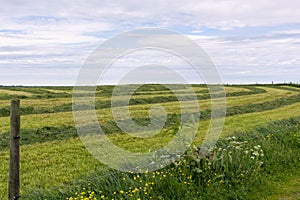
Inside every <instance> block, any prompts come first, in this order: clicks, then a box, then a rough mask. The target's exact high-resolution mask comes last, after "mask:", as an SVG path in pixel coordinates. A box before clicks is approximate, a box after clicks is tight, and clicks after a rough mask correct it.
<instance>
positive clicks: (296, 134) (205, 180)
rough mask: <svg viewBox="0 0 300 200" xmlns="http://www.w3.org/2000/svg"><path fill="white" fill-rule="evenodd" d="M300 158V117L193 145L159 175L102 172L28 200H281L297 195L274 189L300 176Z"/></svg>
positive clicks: (27, 195)
mask: <svg viewBox="0 0 300 200" xmlns="http://www.w3.org/2000/svg"><path fill="white" fill-rule="evenodd" d="M298 155H300V118H299V117H298V118H292V119H289V120H283V121H277V122H272V123H270V124H269V125H268V126H263V127H258V128H256V129H255V130H253V131H250V132H236V133H235V134H234V135H233V136H230V137H227V138H225V139H222V140H219V141H218V143H217V144H216V146H215V147H214V148H212V149H207V151H205V152H201V151H200V149H199V148H197V147H193V148H191V149H190V150H189V151H187V152H186V154H185V155H183V156H181V158H180V160H179V161H176V162H175V163H174V164H172V165H170V166H168V167H166V168H163V169H161V170H157V171H155V172H147V171H146V172H141V173H138V174H135V173H130V172H129V173H125V172H119V171H115V170H101V171H98V172H94V173H92V174H89V175H88V176H82V177H80V178H79V179H77V180H74V181H73V182H72V184H71V185H65V186H64V189H60V190H52V191H44V190H43V191H39V190H36V189H35V190H28V191H26V192H24V198H25V199H66V198H67V199H69V200H70V199H75V198H78V199H81V198H90V199H266V198H268V197H269V196H270V195H273V197H278V198H279V197H282V196H285V195H293V194H287V193H286V191H285V190H283V189H282V187H274V186H275V184H281V185H286V184H287V181H290V180H293V178H297V177H300V173H299V171H298V169H299V167H300V161H299V157H298ZM295 176H296V177H295ZM274 182H275V183H274ZM296 195H297V194H296ZM294 197H295V196H294ZM298 197H300V196H299V194H298ZM296 198H297V197H296Z"/></svg>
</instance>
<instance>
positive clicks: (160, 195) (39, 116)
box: [0, 84, 300, 199]
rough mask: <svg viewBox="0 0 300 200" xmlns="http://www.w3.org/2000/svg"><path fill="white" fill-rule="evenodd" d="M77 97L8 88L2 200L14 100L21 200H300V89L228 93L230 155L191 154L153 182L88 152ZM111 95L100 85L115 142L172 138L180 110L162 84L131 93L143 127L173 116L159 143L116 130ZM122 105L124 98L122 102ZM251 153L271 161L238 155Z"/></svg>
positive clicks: (203, 102)
mask: <svg viewBox="0 0 300 200" xmlns="http://www.w3.org/2000/svg"><path fill="white" fill-rule="evenodd" d="M124 87H126V86H124ZM127 87H130V86H127ZM72 89H73V88H71V87H0V135H1V137H0V199H5V198H7V179H8V160H9V109H10V108H9V106H10V99H13V98H18V99H20V100H21V114H22V116H21V135H22V139H21V196H22V198H21V199H66V198H67V197H74V198H75V197H77V196H78V199H80V198H81V197H80V196H82V199H84V197H85V196H88V195H90V197H92V196H96V197H97V199H101V198H102V199H139V198H140V199H149V198H150V197H152V198H153V199H183V198H186V199H214V198H215V199H300V193H299V191H300V172H299V170H298V169H299V167H300V157H299V155H300V87H299V85H284V84H283V85H227V86H225V91H226V96H227V97H226V106H227V107H226V110H227V111H226V118H225V125H224V128H223V131H222V133H221V137H220V141H219V142H218V143H217V147H218V149H226V148H225V147H226V146H227V147H228V149H226V150H224V152H225V151H226V152H225V153H220V152H219V151H218V150H217V149H213V150H211V155H214V156H216V157H215V160H210V158H208V157H207V158H206V157H205V159H204V158H197V159H196V160H191V156H190V155H192V154H193V148H191V149H190V150H189V152H187V153H186V156H185V157H183V159H182V160H181V161H182V162H180V161H178V162H179V163H176V164H174V166H168V167H167V168H165V169H162V170H160V171H157V172H154V175H153V174H151V176H150V175H147V173H146V174H144V173H143V174H139V175H136V174H130V173H121V172H117V171H114V170H110V169H107V168H106V167H105V166H104V165H103V164H101V163H100V162H99V161H98V160H96V159H95V158H94V157H93V156H92V155H90V154H89V152H88V151H87V150H86V148H85V146H84V145H83V143H82V142H81V140H80V138H79V137H78V135H77V132H76V128H75V125H74V118H73V113H72ZM112 89H113V87H112V86H99V87H97V91H96V97H95V107H96V109H97V111H96V113H97V119H98V121H99V123H100V124H101V126H102V128H103V130H104V131H105V133H106V134H107V136H108V138H109V139H110V140H111V141H112V142H113V143H114V144H116V145H117V146H119V147H121V148H123V149H125V150H129V151H132V152H149V151H154V150H156V149H159V148H161V147H162V146H164V145H166V144H167V143H168V142H169V141H170V140H171V139H172V138H173V136H174V134H176V131H177V130H178V126H179V124H178V123H179V121H178V120H179V117H180V108H179V106H178V105H179V104H178V100H177V98H176V96H174V93H173V92H172V91H170V90H168V89H167V88H165V87H164V86H162V85H146V86H143V87H141V88H139V89H138V90H137V91H136V92H135V93H134V94H133V96H132V97H131V100H130V116H131V118H133V120H134V121H136V122H137V123H138V124H147V123H149V112H148V111H149V109H150V108H151V106H152V105H153V104H160V105H162V106H164V107H165V110H166V113H167V122H166V124H165V126H164V127H163V129H162V130H160V132H159V133H158V134H157V135H155V136H154V137H151V138H137V137H132V136H130V135H127V134H124V133H123V132H122V130H120V129H119V128H118V126H117V125H116V123H115V121H114V118H113V115H112V111H111V108H110V96H111V94H112ZM193 89H194V91H195V93H196V95H197V98H198V100H197V102H196V101H189V100H187V101H185V102H182V103H183V104H185V105H190V104H193V103H198V104H199V107H200V119H201V121H200V126H199V129H198V132H197V135H196V137H195V138H194V142H193V146H195V149H196V150H195V149H194V151H197V150H198V149H197V148H196V147H197V146H199V145H201V142H202V140H203V136H204V135H205V134H206V132H207V130H208V126H209V123H210V118H211V99H210V95H209V93H208V89H207V87H206V86H204V85H193ZM176 90H177V92H178V93H179V94H180V95H182V96H184V97H188V96H189V95H190V93H189V91H188V90H187V89H186V87H185V86H184V85H178V86H177V87H176ZM124 99H125V97H124V96H122V95H121V96H120V97H119V98H118V100H119V101H122V100H124ZM186 99H188V98H186ZM187 112H193V110H192V109H191V110H188V111H187ZM122 120H124V121H125V122H126V120H128V119H122ZM232 136H234V138H232ZM245 141H247V142H245ZM231 145H233V146H231ZM258 145H259V147H258ZM253 148H254V150H253V151H254V152H255V148H260V149H261V151H262V152H264V156H263V157H260V156H259V155H258V156H257V157H255V156H254V157H255V158H251V157H250V156H248V157H249V158H248V157H247V156H246V155H244V154H241V153H240V152H239V150H240V149H241V151H243V152H246V151H248V150H249V151H250V149H253ZM260 149H259V150H260ZM229 151H230V153H228V152H229ZM229 154H230V155H229ZM247 154H248V153H247ZM218 156H220V157H218ZM219 158H220V159H219ZM220 160H222V164H220V163H219V162H220ZM228 160H230V162H229V161H228ZM227 161H228V162H227ZM197 162H198V164H197ZM207 163H210V164H207ZM224 163H225V164H224ZM259 163H263V164H259ZM248 168H249V170H248ZM251 170H252V171H251ZM183 174H184V175H183ZM137 176H138V177H137ZM123 179H124V181H122V180H123ZM162 179H163V180H162ZM145 185H147V187H146V186H145ZM148 185H151V187H150V186H149V187H148ZM140 187H141V188H140ZM135 189H137V190H135ZM76 192H77V193H76ZM126 192H127V193H126ZM75 193H76V194H75ZM81 193H82V194H81ZM92 193H93V194H92ZM114 193H116V194H114ZM181 193H182V194H185V196H180V194H181ZM80 194H81V195H80ZM225 194H226V195H225ZM114 195H115V196H114ZM151 195H152V196H151ZM71 199H72V198H71Z"/></svg>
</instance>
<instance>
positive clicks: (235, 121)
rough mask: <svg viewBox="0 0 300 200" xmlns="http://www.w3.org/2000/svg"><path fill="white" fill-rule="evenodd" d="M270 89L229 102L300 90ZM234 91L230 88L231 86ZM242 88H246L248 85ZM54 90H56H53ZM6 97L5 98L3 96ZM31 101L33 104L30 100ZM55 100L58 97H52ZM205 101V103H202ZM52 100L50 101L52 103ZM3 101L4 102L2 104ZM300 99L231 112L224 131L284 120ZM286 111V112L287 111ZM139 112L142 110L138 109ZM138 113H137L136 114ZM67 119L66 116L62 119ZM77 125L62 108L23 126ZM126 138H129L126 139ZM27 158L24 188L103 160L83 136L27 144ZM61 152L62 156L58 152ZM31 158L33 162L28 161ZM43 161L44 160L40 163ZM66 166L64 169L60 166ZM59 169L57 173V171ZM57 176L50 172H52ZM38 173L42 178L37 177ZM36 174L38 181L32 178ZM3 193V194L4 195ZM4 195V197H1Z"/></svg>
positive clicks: (1, 182)
mask: <svg viewBox="0 0 300 200" xmlns="http://www.w3.org/2000/svg"><path fill="white" fill-rule="evenodd" d="M233 88H234V89H233V90H234V91H235V92H236V91H238V88H237V87H233ZM263 88H264V89H266V90H267V93H265V94H253V95H249V96H240V97H229V98H228V104H229V105H231V106H233V105H243V104H247V103H253V101H254V100H257V101H259V102H266V101H270V100H272V99H275V98H278V97H283V96H287V95H293V94H295V93H296V91H287V90H278V89H273V88H265V87H263ZM227 90H229V91H230V87H229V89H227ZM242 90H245V89H244V88H243V89H242ZM52 92H53V91H52ZM64 100H67V99H61V100H60V101H57V102H60V103H63V102H64ZM3 101H4V100H3ZM26 102H27V103H28V105H30V102H31V101H30V100H26ZM52 102H53V104H55V103H56V101H52ZM201 102H202V103H201ZM51 104H52V103H49V105H51ZM165 104H166V105H168V106H170V107H172V103H165ZM0 105H1V104H0ZM41 105H43V106H49V105H47V101H46V100H43V102H42V103H41ZM200 105H201V106H203V105H204V106H207V105H209V103H208V100H201V101H200ZM143 106H144V108H145V109H146V108H147V107H148V106H147V105H141V106H140V105H136V106H135V107H136V108H139V109H140V108H141V107H143ZM299 108H300V103H296V104H292V105H288V106H284V107H280V108H278V109H273V110H269V111H263V112H255V113H247V114H241V115H236V116H231V117H227V118H226V124H225V127H224V131H223V135H227V134H229V133H232V132H233V131H235V130H247V129H251V128H254V127H255V126H258V125H262V124H265V123H267V122H269V121H273V120H280V119H284V118H289V117H292V116H299V115H300V109H299ZM170 110H173V111H174V109H173V108H171V109H170ZM98 113H99V115H98V117H99V118H100V121H101V119H103V120H104V119H105V120H107V115H108V114H109V111H107V110H106V111H105V109H102V110H101V111H100V110H99V112H98ZM283 113H284V115H283ZM137 114H139V113H137ZM133 115H134V114H133ZM61 119H63V120H61ZM0 124H1V127H0V132H3V131H7V130H8V117H1V118H0ZM65 125H73V118H72V113H70V112H62V113H53V114H40V115H28V116H23V117H22V128H26V129H27V128H29V129H30V128H31V129H37V128H41V127H43V126H65ZM207 126H208V121H203V122H202V126H201V128H200V132H199V133H200V134H199V137H198V139H196V142H200V141H201V138H202V137H201V135H202V134H204V133H205V130H206V128H207ZM110 137H111V139H112V140H113V141H114V142H116V143H117V144H119V145H120V144H121V146H123V147H125V148H126V146H128V148H136V149H137V150H140V149H141V148H145V146H144V144H145V142H144V141H141V142H140V143H139V142H137V141H135V147H132V143H128V141H129V142H130V141H131V140H128V137H127V136H126V135H122V136H120V135H119V134H112V135H111V136H110ZM124 141H127V143H126V142H124ZM164 141H165V142H166V141H168V140H167V139H166V138H165V137H156V138H154V139H153V140H150V142H147V144H150V145H151V143H155V144H158V145H161V144H163V143H164ZM21 150H22V152H24V153H23V154H22V156H23V158H22V160H23V163H22V170H23V171H26V173H24V174H22V176H23V177H22V184H23V187H22V188H24V187H25V188H27V189H30V188H49V186H55V185H60V184H61V183H66V182H68V181H70V180H71V179H73V178H76V177H77V176H79V175H81V174H84V173H86V172H87V171H93V170H95V168H98V167H101V165H99V163H98V162H97V161H96V160H95V159H93V158H92V157H91V156H90V155H89V154H88V152H86V150H85V149H84V146H83V145H82V144H81V142H80V140H79V139H69V140H63V141H59V140H58V141H53V142H45V143H42V144H33V145H25V146H22V148H21ZM57 155H59V156H57ZM0 160H1V162H0V163H1V164H0V171H1V172H6V171H7V161H8V152H7V151H1V152H0ZM29 160H30V162H28V161H29ZM39 163H40V164H39ZM58 169H63V170H61V171H60V170H58ZM54 172H55V174H53V173H54ZM51 173H52V174H53V176H49V174H51ZM66 174H68V176H66ZM6 176H7V174H6V173H1V174H0V194H5V193H6V192H5V191H6V188H7V187H6V185H7V184H6ZM37 177H38V179H36V178H37ZM33 178H34V181H32V179H33ZM0 197H1V195H0ZM1 198H2V197H1Z"/></svg>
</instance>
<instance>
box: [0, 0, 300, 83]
mask: <svg viewBox="0 0 300 200" xmlns="http://www.w3.org/2000/svg"><path fill="white" fill-rule="evenodd" d="M299 25H300V1H297V0H288V1H287V0H275V1H271V0H260V1H246V0H202V1H198V0H188V1H174V0H172V1H171V0H165V1H160V0H152V1H150V0H146V1H142V2H141V1H137V0H129V1H121V0H116V1H109V0H102V1H97V0H90V1H83V0H74V1H67V0H63V1H61V0H60V1H58V0H53V1H38V2H37V1H35V0H27V1H20V0H12V1H3V2H1V7H0V64H5V66H8V67H12V66H17V68H18V69H19V71H20V72H21V71H22V67H23V65H31V64H38V65H39V67H43V66H44V67H45V68H48V67H49V66H51V65H52V66H57V67H59V66H61V68H63V66H65V65H66V64H68V65H73V66H74V67H75V68H76V69H77V68H78V67H79V66H80V65H81V64H82V62H83V61H84V59H85V58H86V57H87V56H88V55H89V53H90V52H91V51H92V50H93V49H94V48H96V47H97V45H99V44H100V43H101V42H102V41H104V40H105V39H107V38H110V37H112V36H113V35H115V34H118V33H121V32H122V31H124V30H131V29H134V28H141V27H149V26H150V27H165V28H171V29H175V30H177V31H179V32H185V33H187V34H193V35H189V37H190V38H192V39H193V40H195V41H197V42H198V43H199V44H200V45H201V46H202V47H203V48H204V49H205V50H206V51H207V53H208V54H209V56H210V57H211V58H212V60H213V61H214V62H215V64H216V65H217V66H218V67H219V68H220V69H221V70H223V72H225V74H226V75H228V73H229V74H230V73H232V74H234V73H236V74H242V75H245V77H246V75H247V74H249V73H251V72H253V73H254V74H255V73H258V71H259V70H258V71H255V70H254V68H255V69H260V68H263V67H268V68H269V69H275V68H276V67H277V68H278V69H277V68H276V70H273V71H274V73H275V72H276V73H280V72H285V70H286V69H287V68H288V69H289V68H291V67H292V66H299V65H300V60H299V55H300V54H299V53H300V45H299V44H300V31H299V30H300V29H299ZM248 27H252V32H251V33H247V35H244V34H243V33H240V32H239V31H238V30H240V29H241V30H243V29H245V30H246V29H247V28H248ZM253 27H256V28H253ZM274 27H275V28H274ZM184 28H186V30H184ZM209 29H214V30H216V32H215V33H213V34H212V33H211V32H210V30H209ZM260 29H262V30H264V29H268V30H267V31H262V30H260ZM228 30H232V32H231V33H230V34H229V35H226V33H227V32H226V31H228ZM235 31H236V32H235ZM166 60H167V59H166ZM3 66H4V65H1V66H0V74H4V73H2V72H4V67H3ZM232 67H234V69H235V70H232ZM249 67H253V69H252V70H251V68H249ZM245 68H247V69H245ZM226 69H227V70H228V73H227V72H226ZM291 69H293V70H294V74H295V75H294V77H296V75H299V73H298V74H297V68H295V67H294V68H291ZM7 70H8V69H7V68H6V69H5V72H7ZM280 70H281V71H280ZM233 71H235V72H234V73H233ZM271 71H272V70H271ZM298 71H299V70H298ZM27 72H28V71H27ZM265 73H267V72H265ZM289 75H290V73H289ZM0 79H1V80H4V79H3V78H2V77H1V78H0ZM0 84H5V82H3V81H2V82H0Z"/></svg>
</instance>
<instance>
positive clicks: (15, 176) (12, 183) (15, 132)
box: [8, 100, 20, 200]
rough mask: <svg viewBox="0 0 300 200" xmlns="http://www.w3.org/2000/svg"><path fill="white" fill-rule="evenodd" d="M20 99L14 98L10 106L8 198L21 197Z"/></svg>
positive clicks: (9, 199)
mask: <svg viewBox="0 0 300 200" xmlns="http://www.w3.org/2000/svg"><path fill="white" fill-rule="evenodd" d="M19 133H20V100H12V101H11V108H10V160H9V180H8V200H14V199H18V198H19V197H20V143H19V139H20V136H19Z"/></svg>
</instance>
